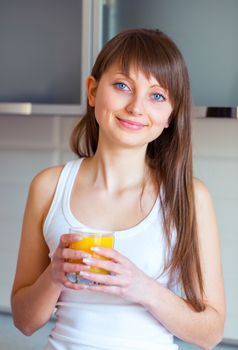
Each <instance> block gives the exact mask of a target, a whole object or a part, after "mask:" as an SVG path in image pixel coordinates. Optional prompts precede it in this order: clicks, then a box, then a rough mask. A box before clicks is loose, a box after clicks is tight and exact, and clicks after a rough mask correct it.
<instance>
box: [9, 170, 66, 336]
mask: <svg viewBox="0 0 238 350" xmlns="http://www.w3.org/2000/svg"><path fill="white" fill-rule="evenodd" d="M61 170H62V167H56V168H50V169H47V170H45V171H43V172H42V173H40V174H39V175H37V176H36V177H35V179H34V180H33V181H32V184H31V187H30V191H29V195H28V200H27V205H26V209H25V215H24V220H23V226H22V237H21V243H20V249H19V255H18V263H17V269H16V275H15V281H14V285H13V288H12V296H11V304H12V312H13V318H14V322H15V325H16V327H18V328H19V329H20V330H21V331H22V332H23V333H24V334H26V335H30V334H31V333H32V332H33V331H34V330H36V329H38V328H40V327H41V326H43V325H44V324H45V323H46V322H47V321H48V320H49V318H50V317H51V314H52V311H53V310H54V306H55V304H56V302H57V299H58V297H59V295H60V292H61V290H62V287H63V286H62V284H60V283H58V282H57V281H54V280H53V279H52V276H51V269H50V259H49V257H48V247H47V245H46V243H45V240H44V238H43V234H42V225H43V221H44V219H45V216H46V214H47V212H48V209H49V207H50V204H51V201H52V198H53V195H54V191H55V188H56V184H57V181H58V177H59V174H60V171H61Z"/></svg>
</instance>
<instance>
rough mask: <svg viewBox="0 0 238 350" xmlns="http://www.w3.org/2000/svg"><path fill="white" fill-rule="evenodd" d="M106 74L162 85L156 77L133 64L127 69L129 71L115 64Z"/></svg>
mask: <svg viewBox="0 0 238 350" xmlns="http://www.w3.org/2000/svg"><path fill="white" fill-rule="evenodd" d="M104 74H107V75H115V76H120V75H121V76H125V77H126V78H128V79H132V80H138V79H143V80H147V81H148V82H149V83H151V84H157V85H160V84H159V81H158V80H157V79H156V77H155V76H153V75H152V74H151V73H148V72H145V71H144V70H143V69H141V68H140V67H138V66H137V65H135V64H131V65H130V66H128V67H127V69H124V67H122V66H121V65H120V64H119V63H114V64H112V65H110V66H109V67H108V68H107V70H106V71H105V72H104Z"/></svg>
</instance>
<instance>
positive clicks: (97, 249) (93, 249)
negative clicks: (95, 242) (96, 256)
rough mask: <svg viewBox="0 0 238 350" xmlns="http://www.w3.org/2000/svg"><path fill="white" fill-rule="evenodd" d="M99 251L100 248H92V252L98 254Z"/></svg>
mask: <svg viewBox="0 0 238 350" xmlns="http://www.w3.org/2000/svg"><path fill="white" fill-rule="evenodd" d="M99 249H100V248H98V247H92V248H91V250H92V251H93V252H98V251H99Z"/></svg>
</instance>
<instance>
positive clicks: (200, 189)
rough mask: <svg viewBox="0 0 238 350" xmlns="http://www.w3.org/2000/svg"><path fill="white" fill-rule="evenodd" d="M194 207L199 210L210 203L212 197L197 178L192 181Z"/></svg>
mask: <svg viewBox="0 0 238 350" xmlns="http://www.w3.org/2000/svg"><path fill="white" fill-rule="evenodd" d="M193 187H194V198H195V205H196V206H198V207H199V208H200V207H201V206H204V205H205V204H206V203H211V202H212V196H211V193H210V191H209V190H208V188H207V186H206V185H205V183H204V182H203V181H201V180H199V179H197V178H194V179H193Z"/></svg>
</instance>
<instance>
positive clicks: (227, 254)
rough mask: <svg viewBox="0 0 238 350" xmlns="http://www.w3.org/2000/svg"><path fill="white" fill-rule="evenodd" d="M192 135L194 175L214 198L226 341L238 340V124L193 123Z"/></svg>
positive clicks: (230, 121)
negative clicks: (224, 293)
mask: <svg viewBox="0 0 238 350" xmlns="http://www.w3.org/2000/svg"><path fill="white" fill-rule="evenodd" d="M193 133H194V137H193V139H194V170H195V174H196V175H197V177H199V178H201V179H202V180H204V181H205V182H206V184H207V186H208V188H209V190H210V192H211V193H212V195H213V200H214V204H215V209H216V213H217V219H218V224H219V228H220V236H221V248H222V258H223V269H224V278H225V288H226V297H227V321H226V326H225V337H226V338H232V339H237V340H238V331H237V330H238V254H237V249H238V120H236V119H212V118H211V119H205V118H201V119H194V121H193ZM208 234H209V232H208Z"/></svg>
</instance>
